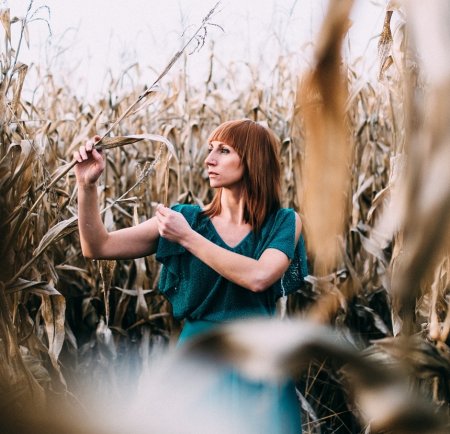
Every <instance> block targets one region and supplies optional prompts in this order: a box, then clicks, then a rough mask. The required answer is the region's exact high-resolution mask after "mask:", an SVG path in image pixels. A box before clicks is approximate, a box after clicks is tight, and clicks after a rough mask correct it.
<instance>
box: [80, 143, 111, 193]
mask: <svg viewBox="0 0 450 434" xmlns="http://www.w3.org/2000/svg"><path fill="white" fill-rule="evenodd" d="M100 138H101V137H100V136H97V135H96V136H94V137H93V138H92V139H89V140H87V141H86V143H85V144H84V145H82V146H80V149H79V150H78V151H76V152H75V153H74V154H73V158H74V159H75V160H76V161H77V164H76V165H75V176H76V178H77V183H78V184H79V185H93V184H95V183H96V182H97V179H98V178H99V177H100V175H101V174H102V172H103V170H104V169H105V160H104V158H103V156H102V154H101V150H100V151H97V149H95V148H94V144H95V143H96V142H98V141H99V140H100Z"/></svg>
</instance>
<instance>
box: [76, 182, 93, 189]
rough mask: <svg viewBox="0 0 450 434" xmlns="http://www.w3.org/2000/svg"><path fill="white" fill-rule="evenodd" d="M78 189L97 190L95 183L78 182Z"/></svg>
mask: <svg viewBox="0 0 450 434" xmlns="http://www.w3.org/2000/svg"><path fill="white" fill-rule="evenodd" d="M78 188H79V189H80V190H93V189H97V182H78Z"/></svg>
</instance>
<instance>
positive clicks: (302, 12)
mask: <svg viewBox="0 0 450 434" xmlns="http://www.w3.org/2000/svg"><path fill="white" fill-rule="evenodd" d="M378 2H379V3H380V4H382V5H383V4H384V1H383V0H378ZM1 3H3V5H5V4H6V5H9V7H10V8H11V16H18V17H23V16H24V15H25V13H26V10H27V7H28V4H29V0H9V1H8V0H0V4H1ZM215 3H216V0H109V1H108V0H34V2H33V5H32V9H33V10H34V9H36V8H38V7H40V6H43V5H46V6H48V8H49V10H50V17H49V15H48V11H47V10H46V9H41V10H39V11H38V13H37V15H36V16H37V17H41V18H49V23H50V26H51V29H52V37H49V33H48V28H47V25H46V24H45V23H44V22H43V21H35V22H32V23H30V25H29V34H30V47H29V48H28V47H27V46H26V45H24V47H23V48H22V50H21V53H20V56H19V57H20V60H21V61H22V62H24V63H27V64H33V65H35V66H39V65H40V66H45V65H47V66H49V67H50V69H51V70H52V71H53V73H54V74H55V75H57V74H58V72H61V71H62V70H65V71H69V72H70V74H69V77H70V81H71V83H72V85H73V86H74V91H75V90H76V92H77V93H78V94H79V95H82V96H92V95H96V94H104V92H105V90H106V89H105V87H106V86H107V83H108V80H107V77H108V75H107V74H108V71H112V73H113V75H114V76H116V77H117V76H118V75H119V74H120V73H121V72H123V71H124V70H125V69H126V68H127V67H129V66H131V65H132V64H133V63H135V62H138V63H139V65H140V69H141V73H142V76H143V77H144V78H143V81H144V82H145V83H146V84H150V83H151V82H152V79H154V77H155V74H156V72H160V71H161V70H162V69H163V67H164V66H165V65H166V63H167V62H168V60H169V59H170V58H171V56H172V55H173V54H174V53H175V52H176V51H177V50H178V49H179V48H180V46H181V41H182V32H183V30H185V31H186V32H185V34H186V35H190V34H191V33H192V32H193V30H194V29H195V28H196V26H197V25H198V23H200V21H201V19H202V18H203V17H204V16H205V15H206V13H207V12H208V11H209V10H210V9H211V8H212V7H213V6H214V4H215ZM374 3H375V2H374V1H370V0H356V1H355V5H354V8H353V13H352V20H353V26H352V28H351V30H350V32H349V39H348V41H347V46H346V52H347V54H348V55H349V56H350V58H351V59H353V60H355V59H357V58H359V59H360V60H359V69H360V71H363V72H364V73H370V71H371V70H373V69H374V66H375V67H376V57H375V56H374V53H375V52H376V43H377V39H376V38H374V37H375V36H376V35H377V34H378V33H379V32H380V31H381V27H382V24H383V17H384V7H383V6H375V5H374ZM326 5H327V0H222V1H221V4H220V6H219V12H218V13H217V15H216V17H215V19H214V20H213V22H215V23H217V24H219V25H221V26H222V27H223V29H224V30H225V32H222V31H221V30H219V29H217V28H214V27H210V28H209V29H208V36H207V44H206V45H205V47H203V49H202V50H201V51H200V52H199V53H195V54H193V55H191V56H189V57H188V67H189V76H190V77H192V78H193V79H194V80H196V79H197V80H199V81H204V80H205V78H206V74H207V67H206V65H207V59H208V56H209V44H210V42H211V41H212V40H214V41H215V46H214V52H215V55H216V57H217V58H218V59H220V60H221V61H222V62H224V64H229V63H230V62H238V63H239V62H247V61H249V62H250V63H253V64H257V65H259V66H260V68H261V69H266V70H269V69H270V67H271V66H273V65H274V62H275V59H276V57H277V55H278V54H279V53H282V52H283V53H287V52H295V53H298V56H296V59H297V62H298V63H299V65H300V64H301V63H302V62H303V63H304V62H306V61H307V60H308V59H309V58H310V56H311V45H309V42H311V41H312V40H313V38H314V35H315V34H316V32H317V30H318V28H319V25H320V22H321V20H322V17H323V14H324V12H325V10H326ZM14 26H15V27H13V30H14V33H15V34H16V38H17V35H18V33H19V25H18V24H15V25H14ZM55 53H58V55H56V54H55ZM182 63H183V62H182V61H181V62H179V64H178V65H177V67H178V68H180V67H182ZM66 76H67V74H66ZM29 84H30V83H29ZM31 87H32V86H31Z"/></svg>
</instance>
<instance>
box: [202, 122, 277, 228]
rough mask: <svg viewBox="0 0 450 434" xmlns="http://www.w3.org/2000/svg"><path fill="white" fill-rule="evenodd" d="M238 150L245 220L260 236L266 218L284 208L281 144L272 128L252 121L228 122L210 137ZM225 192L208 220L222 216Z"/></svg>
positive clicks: (216, 198) (217, 197)
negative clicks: (241, 172)
mask: <svg viewBox="0 0 450 434" xmlns="http://www.w3.org/2000/svg"><path fill="white" fill-rule="evenodd" d="M212 141H220V142H224V143H226V144H227V145H228V146H231V147H232V148H234V149H235V150H236V152H237V153H238V155H239V157H240V158H241V162H242V164H243V166H244V175H243V195H244V220H245V222H246V223H249V224H250V225H251V227H252V229H253V231H255V232H259V230H260V229H261V227H262V225H263V223H264V220H265V219H266V217H267V216H268V215H269V214H270V213H272V212H274V211H276V210H278V209H279V208H280V206H281V205H280V204H281V201H280V196H281V187H280V176H281V167H280V160H279V155H278V154H279V140H278V139H277V137H276V136H275V134H274V133H273V132H272V130H270V129H269V128H266V127H264V126H262V125H261V124H258V123H256V122H254V121H252V120H250V119H241V120H233V121H228V122H224V123H223V124H221V125H219V126H218V127H217V128H216V129H215V130H214V131H213V132H212V133H211V134H210V136H209V138H208V143H211V142H212ZM221 194H222V188H218V189H217V190H216V193H215V195H214V198H213V200H212V201H211V203H210V204H209V206H208V208H207V209H206V210H205V212H204V213H205V214H206V215H207V216H208V217H214V216H215V215H218V214H219V213H220V212H221V203H220V198H221Z"/></svg>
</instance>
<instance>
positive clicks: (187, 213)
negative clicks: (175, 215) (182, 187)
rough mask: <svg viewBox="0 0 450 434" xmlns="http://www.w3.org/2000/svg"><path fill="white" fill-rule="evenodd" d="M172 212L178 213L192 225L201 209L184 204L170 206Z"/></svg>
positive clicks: (197, 206)
mask: <svg viewBox="0 0 450 434" xmlns="http://www.w3.org/2000/svg"><path fill="white" fill-rule="evenodd" d="M171 209H173V210H174V211H177V212H180V213H181V214H183V216H184V217H185V218H186V220H187V221H188V222H189V223H191V224H192V222H194V221H195V220H196V219H197V217H198V215H199V214H200V213H201V212H202V208H201V207H200V206H199V205H192V204H186V203H178V204H176V205H173V206H171Z"/></svg>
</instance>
